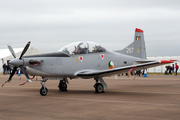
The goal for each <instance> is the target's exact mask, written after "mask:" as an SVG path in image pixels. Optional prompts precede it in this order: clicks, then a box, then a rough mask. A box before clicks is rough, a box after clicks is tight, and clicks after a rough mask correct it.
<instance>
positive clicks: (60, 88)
mask: <svg viewBox="0 0 180 120" xmlns="http://www.w3.org/2000/svg"><path fill="white" fill-rule="evenodd" d="M59 90H61V91H67V84H66V83H65V82H61V83H60V84H59Z"/></svg>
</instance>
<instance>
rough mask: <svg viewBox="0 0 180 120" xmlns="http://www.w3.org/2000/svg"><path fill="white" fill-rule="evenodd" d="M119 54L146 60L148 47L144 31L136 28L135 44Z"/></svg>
mask: <svg viewBox="0 0 180 120" xmlns="http://www.w3.org/2000/svg"><path fill="white" fill-rule="evenodd" d="M117 52H119V53H123V54H127V55H130V56H134V57H139V58H143V59H146V47H145V41H144V34H143V30H141V29H138V28H136V29H135V35H134V41H133V43H131V44H130V45H128V46H127V47H125V48H124V49H123V50H120V51H117Z"/></svg>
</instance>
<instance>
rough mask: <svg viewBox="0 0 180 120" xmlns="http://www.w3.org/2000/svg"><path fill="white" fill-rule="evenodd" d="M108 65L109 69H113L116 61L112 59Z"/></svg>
mask: <svg viewBox="0 0 180 120" xmlns="http://www.w3.org/2000/svg"><path fill="white" fill-rule="evenodd" d="M108 67H109V69H113V68H114V63H113V62H112V61H109V63H108Z"/></svg>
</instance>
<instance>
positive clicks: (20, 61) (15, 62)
mask: <svg viewBox="0 0 180 120" xmlns="http://www.w3.org/2000/svg"><path fill="white" fill-rule="evenodd" d="M9 63H10V64H12V65H14V66H16V67H19V66H20V65H23V59H19V58H16V59H12V60H11V61H9Z"/></svg>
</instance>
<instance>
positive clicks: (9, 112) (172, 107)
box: [0, 75, 180, 120]
mask: <svg viewBox="0 0 180 120" xmlns="http://www.w3.org/2000/svg"><path fill="white" fill-rule="evenodd" d="M147 76H148V77H136V79H135V80H133V79H134V76H130V77H129V78H128V77H126V76H118V79H117V80H116V79H115V78H114V77H105V78H104V80H105V82H106V83H107V85H108V89H106V90H105V93H99V94H97V93H95V89H94V88H93V85H94V84H95V81H94V80H93V79H73V80H69V84H68V91H67V92H59V91H58V87H57V86H58V83H59V80H48V81H47V82H46V87H47V88H48V94H47V95H46V96H41V95H40V93H39V90H40V88H41V84H40V82H41V81H40V80H41V78H40V77H36V78H34V80H33V82H32V83H27V84H25V85H24V86H19V84H21V83H23V82H25V81H26V78H25V77H24V75H21V77H19V76H17V75H15V76H14V77H13V80H12V81H11V82H9V83H6V84H5V85H4V87H0V120H12V119H13V120H14V119H16V120H41V119H43V120H56V119H58V120H179V119H180V75H178V76H175V75H147ZM8 77H9V75H0V84H1V85H2V84H3V83H4V82H5V81H6V80H7V79H8Z"/></svg>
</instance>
